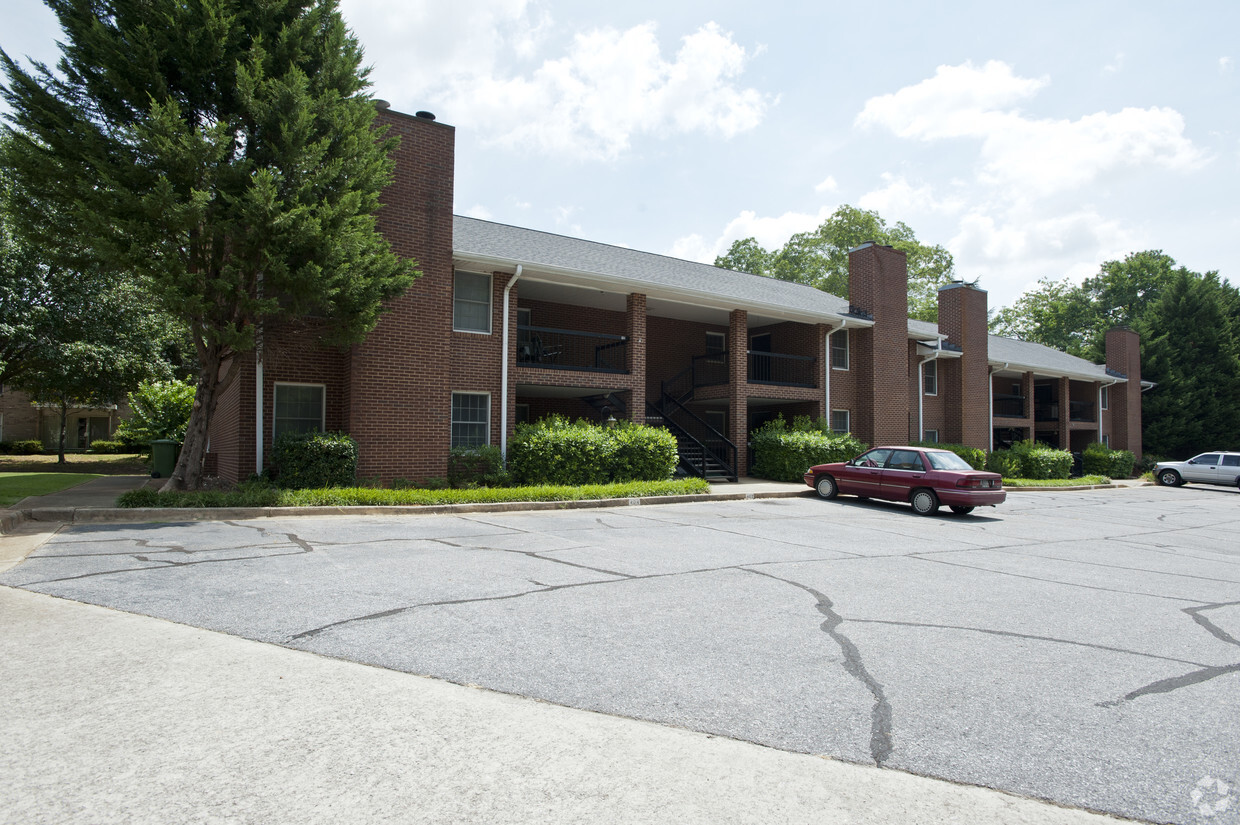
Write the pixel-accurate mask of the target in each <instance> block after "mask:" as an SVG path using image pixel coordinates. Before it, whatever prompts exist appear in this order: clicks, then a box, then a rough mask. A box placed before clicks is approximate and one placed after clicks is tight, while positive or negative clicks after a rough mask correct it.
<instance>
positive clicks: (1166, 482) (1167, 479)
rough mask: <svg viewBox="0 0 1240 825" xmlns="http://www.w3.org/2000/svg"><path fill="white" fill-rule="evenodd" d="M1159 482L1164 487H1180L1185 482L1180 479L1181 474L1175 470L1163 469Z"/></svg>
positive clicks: (1159, 475)
mask: <svg viewBox="0 0 1240 825" xmlns="http://www.w3.org/2000/svg"><path fill="white" fill-rule="evenodd" d="M1158 483H1159V484H1161V485H1162V486H1164V487H1179V486H1180V485H1181V484H1183V483H1184V482H1183V481H1181V480H1180V474H1179V473H1177V472H1176V471H1175V470H1163V471H1162V472H1161V473H1159V474H1158Z"/></svg>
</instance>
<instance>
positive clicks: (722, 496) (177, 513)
mask: <svg viewBox="0 0 1240 825" xmlns="http://www.w3.org/2000/svg"><path fill="white" fill-rule="evenodd" d="M811 495H813V490H810V489H808V488H806V489H805V490H768V491H754V492H737V493H703V494H694V495H684V496H646V497H642V498H604V499H584V500H579V501H504V502H484V503H477V504H421V505H374V506H371V505H356V506H335V507H36V508H30V509H25V510H8V511H5V512H4V515H3V517H2V520H0V532H3V533H9V532H12V531H13V529H14V528H16V527H17V526H19V525H21V524H22V523H24V522H27V521H40V522H60V523H62V524H106V523H124V522H131V523H132V522H184V521H233V520H243V519H255V518H284V517H287V516H420V515H446V514H453V513H513V512H521V511H546V510H584V509H593V508H602V507H637V506H641V505H644V504H690V503H694V502H702V501H746V500H752V499H761V498H796V497H800V496H811Z"/></svg>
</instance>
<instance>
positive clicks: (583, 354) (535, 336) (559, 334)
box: [517, 324, 628, 373]
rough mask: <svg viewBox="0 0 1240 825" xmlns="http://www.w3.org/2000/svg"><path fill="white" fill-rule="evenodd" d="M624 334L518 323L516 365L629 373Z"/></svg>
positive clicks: (626, 340) (626, 341) (626, 343)
mask: <svg viewBox="0 0 1240 825" xmlns="http://www.w3.org/2000/svg"><path fill="white" fill-rule="evenodd" d="M627 364H628V339H627V338H626V337H624V336H623V335H608V334H606V333H602V332H581V331H578V330H571V329H554V328H552V327H532V326H528V325H526V324H518V325H517V366H522V367H538V368H539V369H550V370H577V371H579V372H615V373H626V372H628V369H627V366H626V365H627Z"/></svg>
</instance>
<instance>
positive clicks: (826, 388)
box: [822, 318, 848, 429]
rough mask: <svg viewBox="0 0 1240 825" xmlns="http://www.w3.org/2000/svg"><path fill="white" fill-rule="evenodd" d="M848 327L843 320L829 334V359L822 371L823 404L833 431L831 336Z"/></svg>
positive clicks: (845, 320)
mask: <svg viewBox="0 0 1240 825" xmlns="http://www.w3.org/2000/svg"><path fill="white" fill-rule="evenodd" d="M847 326H848V319H847V318H841V319H840V325H839V326H838V327H836V328H835V329H833V330H831V331H830V332H828V333H827V357H826V358H825V359H823V360H824V361H826V363H825V364H823V370H822V403H823V405H824V406H825V407H826V410H827V414H826V419H827V429H831V336H832V335H834V334H835V333H837V332H839V331H840V330H842V329H844V328H845V327H847Z"/></svg>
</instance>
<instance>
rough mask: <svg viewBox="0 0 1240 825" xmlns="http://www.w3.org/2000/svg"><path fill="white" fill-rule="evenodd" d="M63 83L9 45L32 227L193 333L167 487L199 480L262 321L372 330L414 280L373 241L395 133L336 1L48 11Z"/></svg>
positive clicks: (15, 152) (75, 1) (107, 0)
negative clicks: (185, 414) (383, 131)
mask: <svg viewBox="0 0 1240 825" xmlns="http://www.w3.org/2000/svg"><path fill="white" fill-rule="evenodd" d="M48 5H49V6H50V7H51V8H52V10H53V11H54V12H55V13H56V15H57V17H58V18H59V21H60V25H61V27H62V29H63V30H64V40H63V43H62V50H63V57H62V59H61V60H60V62H59V63H58V65H57V70H56V71H55V72H53V71H52V70H51V69H49V68H48V67H46V66H43V65H35V66H34V67H33V69H32V70H31V71H26V70H25V69H23V68H22V67H20V66H19V65H18V64H17V63H16V62H14V61H13V60H12V59H10V58H9V56H8V55H6V54H3V53H0V61H2V62H3V64H4V68H5V71H6V73H7V76H8V83H7V85H6V87H5V88H4V96H5V98H6V100H7V101H8V102H9V105H10V106H11V107H12V110H13V113H12V114H11V115H10V121H11V123H12V129H11V131H12V134H13V140H12V141H11V142H10V143H9V146H8V148H7V151H6V152H5V157H4V158H3V160H4V163H5V164H6V165H7V166H9V167H10V168H11V169H12V171H13V174H14V175H15V176H16V177H17V179H18V180H19V182H20V183H21V185H22V186H24V187H25V188H26V189H28V190H30V191H37V192H40V193H41V197H40V198H39V199H37V200H34V201H32V202H31V203H30V204H29V207H28V208H26V209H25V210H24V211H23V212H22V214H21V215H20V216H19V217H20V220H19V221H17V224H18V229H19V231H20V232H22V233H24V234H25V235H26V236H27V237H39V238H43V239H45V240H48V241H51V242H52V243H54V244H55V245H56V249H57V250H58V252H57V254H58V255H60V256H62V258H63V260H61V261H60V262H59V263H60V264H61V265H65V266H68V267H70V268H72V267H74V266H76V267H78V268H84V267H86V266H98V267H100V268H101V269H102V270H103V271H105V272H111V273H126V272H130V273H133V274H134V275H135V276H136V277H138V278H139V281H140V283H141V284H142V285H143V288H144V289H145V290H147V291H148V292H149V293H150V294H151V295H152V296H153V297H154V298H155V299H156V300H157V301H158V302H159V303H160V305H162V306H163V307H164V308H165V309H166V310H167V311H169V312H170V313H171V314H173V315H174V316H175V317H177V318H179V319H181V320H182V321H183V322H184V323H185V325H186V327H188V329H189V331H190V334H191V338H192V340H193V345H194V348H195V354H196V356H197V362H198V375H197V379H196V390H195V406H194V412H193V416H192V417H191V420H190V424H189V427H188V429H187V431H186V439H185V445H184V447H183V449H182V452H181V458H180V460H179V462H178V464H177V467H176V470H175V471H174V473H173V476H172V478H171V479H169V481H168V484H167V485H166V486H167V488H176V487H191V488H192V487H196V486H198V484H199V483H200V481H201V476H202V460H203V456H204V453H205V448H206V434H207V427H208V425H209V423H210V419H211V415H212V413H213V412H214V410H215V405H216V401H217V399H218V397H219V394H220V392H221V391H222V390H223V389H224V388H225V387H227V386H228V384H229V383H230V382H231V381H232V380H234V378H235V376H236V374H237V371H238V369H239V365H240V359H239V358H237V357H236V356H238V355H239V354H242V353H245V352H248V351H251V350H252V349H253V348H254V346H255V342H256V334H257V332H258V331H259V330H260V329H261V328H262V327H263V325H264V324H269V323H271V322H281V321H290V320H295V319H300V318H303V317H305V316H307V315H313V316H315V317H316V318H319V319H322V320H323V321H324V322H325V324H326V326H325V334H324V340H325V341H326V342H331V343H345V342H349V341H355V340H358V339H360V338H361V337H362V336H364V335H365V333H366V332H367V331H368V330H369V329H371V328H373V326H374V324H375V322H376V321H377V319H378V313H379V312H380V309H381V302H382V301H383V300H384V299H385V298H388V297H391V296H393V295H396V294H398V293H399V292H400V291H401V290H403V289H404V288H405V287H407V286H408V284H409V283H410V281H411V279H412V277H413V276H415V275H416V272H415V270H414V269H413V265H412V262H406V261H401V260H400V259H398V258H397V257H396V256H395V255H394V254H393V253H392V252H391V250H390V248H389V247H388V245H387V243H386V242H385V241H384V240H383V239H382V237H380V236H379V235H378V234H377V232H376V231H375V224H374V218H373V213H374V212H375V210H376V209H377V208H378V205H379V202H378V196H379V193H380V191H381V190H382V188H383V187H384V186H385V185H386V183H387V182H388V181H389V180H390V177H391V173H392V165H391V162H390V160H389V158H388V152H389V151H390V150H391V148H392V143H391V142H390V141H386V140H383V139H381V138H377V137H376V135H375V133H374V132H373V131H372V124H373V119H374V112H375V110H374V106H373V103H372V101H371V99H370V98H369V96H368V94H367V93H366V89H367V86H368V84H367V81H366V72H365V70H363V69H362V67H361V59H362V54H361V49H360V47H359V45H358V43H357V41H356V40H355V39H354V37H353V36H352V35H351V34H350V33H349V32H348V30H347V29H346V28H345V26H344V22H343V20H342V19H341V17H340V14H339V12H338V10H337V7H336V3H335V2H333V0H48Z"/></svg>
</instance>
